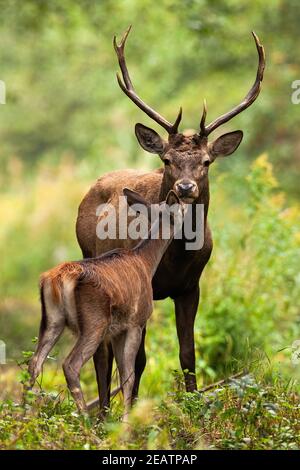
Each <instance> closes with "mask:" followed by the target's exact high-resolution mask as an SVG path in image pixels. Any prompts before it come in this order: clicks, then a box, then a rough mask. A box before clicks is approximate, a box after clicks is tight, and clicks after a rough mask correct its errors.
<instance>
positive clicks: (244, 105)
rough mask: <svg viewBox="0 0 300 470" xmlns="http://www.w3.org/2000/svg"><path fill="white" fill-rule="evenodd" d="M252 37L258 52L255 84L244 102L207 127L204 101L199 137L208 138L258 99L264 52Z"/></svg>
mask: <svg viewBox="0 0 300 470" xmlns="http://www.w3.org/2000/svg"><path fill="white" fill-rule="evenodd" d="M252 35H253V37H254V41H255V44H256V49H257V52H258V67H257V74H256V79H255V82H254V84H253V86H252V88H251V89H250V91H249V92H248V94H247V95H246V96H245V98H244V100H243V101H242V102H241V103H240V104H239V105H237V106H236V107H235V108H233V109H232V110H231V111H229V112H228V113H225V114H223V115H222V116H220V117H218V118H217V119H215V120H214V121H212V122H211V123H210V124H209V125H208V126H206V125H205V119H206V113H207V107H206V102H205V101H204V106H203V113H202V118H201V122H200V136H208V135H209V134H210V133H211V132H212V131H214V130H215V129H216V128H217V127H219V126H221V125H222V124H224V123H225V122H227V121H229V120H230V119H232V118H233V117H234V116H236V115H237V114H239V113H241V112H242V111H244V109H246V108H248V106H250V105H251V104H252V103H253V102H254V101H255V100H256V98H257V97H258V95H259V92H260V87H261V82H262V80H263V76H264V69H265V51H264V47H263V46H262V45H261V44H260V42H259V39H258V37H257V36H256V34H255V33H254V31H252Z"/></svg>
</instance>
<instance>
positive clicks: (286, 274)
mask: <svg viewBox="0 0 300 470" xmlns="http://www.w3.org/2000/svg"><path fill="white" fill-rule="evenodd" d="M0 7H1V25H0V40H1V45H2V47H1V50H0V63H1V76H0V79H1V80H4V81H5V83H6V88H7V100H6V101H7V103H6V105H5V106H1V107H0V135H1V150H0V187H1V190H0V218H1V225H0V258H1V266H0V277H1V283H0V337H1V339H2V340H4V341H5V343H6V351H7V364H6V365H0V367H1V384H0V400H1V401H0V446H1V447H2V448H18V449H23V448H24V449H27V448H45V449H53V448H57V449H60V448H61V449H67V448H74V449H94V448H103V449H117V448H124V449H127V448H133V449H138V448H148V449H157V448H165V449H169V448H182V449H193V448H227V449H232V448H241V449H248V448H249V449H258V448H263V449H270V448H283V449H286V448H299V422H300V420H299V418H300V416H299V404H298V403H299V395H298V394H297V393H298V392H297V390H298V388H299V385H298V383H299V376H300V369H299V365H297V364H292V362H291V355H292V353H293V351H294V350H293V348H292V344H293V342H294V341H295V340H297V339H299V338H300V321H299V312H300V305H299V298H300V277H299V259H300V226H299V218H300V217H299V216H300V209H299V205H297V202H295V196H297V195H299V184H298V180H299V177H298V170H299V159H298V150H299V132H298V124H297V122H298V120H297V118H298V114H297V113H298V112H299V106H298V107H297V106H296V105H292V104H291V100H290V96H291V91H292V90H291V83H292V81H293V80H296V79H299V78H300V77H299V67H298V65H297V63H298V56H297V54H295V51H296V50H297V47H296V45H297V41H298V29H299V19H300V4H299V2H297V1H296V0H293V1H290V2H282V1H280V0H275V1H274V2H263V1H262V0H257V1H255V2H240V1H239V0H228V1H226V2H224V1H221V0H215V1H214V2H211V1H208V0H184V1H182V0H162V1H161V2H159V3H155V5H154V3H153V2H150V0H142V1H141V0H121V1H118V2H115V1H113V0H106V1H105V2H96V1H94V2H92V1H86V0H80V1H77V2H73V1H71V0H60V1H57V0H54V1H51V2H47V1H43V2H36V1H33V0H26V1H23V2H19V1H17V0H12V1H10V2H7V1H4V0H0ZM141 19H142V20H141ZM130 23H132V24H133V30H132V33H131V35H130V38H129V41H128V45H127V55H128V64H129V67H130V70H131V73H132V77H133V81H134V84H135V85H136V88H137V90H138V92H139V93H140V94H141V96H143V98H144V99H145V100H146V101H147V102H148V103H149V104H151V105H153V107H155V108H156V109H158V110H159V111H160V112H161V113H162V114H163V115H165V116H166V118H167V119H170V120H171V119H172V117H174V116H175V114H176V110H177V109H178V107H179V105H183V109H184V118H183V126H182V128H186V129H187V128H197V126H198V119H199V114H200V108H201V101H202V99H203V98H204V97H206V98H207V101H208V113H209V116H208V119H209V120H210V119H213V118H214V117H215V116H217V115H219V114H222V113H223V112H224V111H226V110H228V109H230V108H231V107H232V106H233V105H234V104H236V103H237V102H239V101H240V100H241V98H242V97H243V96H244V94H245V92H246V91H247V90H248V89H249V86H250V85H251V82H252V80H253V78H254V71H255V67H256V55H255V49H254V44H253V41H252V39H251V37H250V34H249V33H250V31H251V30H252V29H254V30H255V31H256V32H257V33H258V34H259V36H260V38H261V41H262V42H263V43H264V45H265V48H266V53H267V68H266V75H265V79H264V82H263V87H262V92H261V95H260V97H259V99H258V101H257V102H256V103H255V105H253V106H252V107H251V108H249V109H248V110H247V111H246V112H245V113H243V114H241V115H240V116H238V117H236V118H235V120H234V121H233V122H231V123H230V124H228V125H226V126H224V128H223V129H222V132H226V131H229V130H233V129H235V128H241V129H243V130H244V131H245V137H244V141H243V144H242V145H241V147H240V149H239V150H238V152H237V155H236V157H234V156H233V157H230V158H226V159H223V160H222V161H221V160H220V161H219V162H216V164H214V165H213V166H212V168H211V169H210V173H211V176H210V179H211V204H210V213H209V219H210V224H211V226H212V230H213V236H214V244H215V246H214V252H213V256H212V259H211V260H210V262H209V265H208V267H207V268H206V270H205V272H204V274H203V277H202V281H201V303H200V307H199V313H198V315H197V319H196V330H195V331H196V334H195V335H196V349H197V351H196V358H197V380H198V384H199V385H200V386H202V385H206V384H207V383H210V382H211V381H214V380H219V379H221V378H223V377H224V376H227V375H230V373H231V372H235V371H239V370H240V369H244V368H249V369H250V370H251V371H253V370H254V376H255V377H254V376H252V375H249V376H248V377H246V378H244V379H240V380H238V381H237V382H232V383H231V384H230V385H229V386H223V387H220V389H218V390H214V391H212V392H207V393H205V394H202V395H200V394H198V395H197V394H187V393H185V392H184V391H183V387H182V376H181V373H178V370H179V369H180V367H179V360H178V344H177V337H176V327H175V321H174V314H173V304H172V302H171V301H170V300H166V301H163V302H160V303H157V304H156V306H155V310H154V313H153V316H152V318H151V320H150V322H149V326H148V333H147V338H146V349H147V354H148V362H147V367H146V371H145V374H144V376H143V378H142V383H141V400H140V401H139V402H138V403H137V405H136V407H135V408H134V410H133V411H132V413H131V416H130V423H131V430H130V432H129V434H128V435H127V437H124V428H123V426H122V424H121V423H120V416H121V411H122V407H121V404H120V400H119V399H118V398H116V399H115V400H114V401H113V406H112V411H111V413H110V414H109V416H108V419H107V421H106V423H105V424H101V423H97V422H96V420H94V419H92V420H91V421H89V420H83V419H81V418H80V417H79V416H78V415H77V413H76V412H75V408H74V405H73V403H72V401H71V400H70V397H69V395H68V394H67V393H66V387H65V381H64V377H63V374H62V372H61V359H62V357H64V356H65V354H66V352H67V351H68V350H69V349H70V343H71V340H70V338H69V337H68V336H67V337H66V338H63V340H62V341H60V343H59V346H58V355H57V358H56V360H55V361H53V360H51V358H52V359H53V355H54V353H53V352H52V353H51V354H52V356H51V358H48V359H50V360H47V361H46V364H45V368H44V372H43V375H42V376H41V377H40V378H39V380H38V384H37V390H33V391H27V392H26V393H25V394H23V389H22V386H21V385H20V382H22V383H24V384H26V382H27V380H28V375H27V371H26V364H27V362H28V360H29V358H30V356H31V354H32V352H31V351H28V349H31V348H32V349H33V347H32V344H31V341H30V338H32V337H34V336H35V335H36V334H37V332H38V323H39V318H40V307H39V301H38V289H37V285H38V277H39V274H40V273H41V272H42V271H44V270H46V269H48V268H50V267H52V266H53V265H54V264H57V263H58V262H60V261H64V260H66V259H79V258H80V257H81V253H80V250H79V248H78V245H77V243H76V238H75V230H74V225H75V219H76V213H77V208H78V205H79V203H80V201H81V199H82V197H83V195H84V194H85V192H86V191H87V189H88V188H89V186H90V184H91V183H92V182H93V181H94V180H95V179H96V178H97V177H98V176H100V175H101V174H103V173H105V172H107V171H111V170H113V169H117V168H124V167H144V168H152V167H156V166H158V165H159V160H158V158H157V159H155V157H153V156H146V155H145V154H143V153H142V151H141V150H139V148H138V144H137V143H136V140H135V138H134V132H133V126H134V123H135V122H138V121H140V120H142V122H145V124H148V125H150V126H151V127H155V128H156V129H157V126H155V125H154V124H153V123H152V122H151V121H150V120H149V119H148V118H147V117H146V116H144V115H143V114H142V113H141V112H140V111H139V110H138V109H137V108H136V107H135V106H133V104H132V103H131V102H130V101H129V100H128V99H126V97H125V96H124V95H123V94H122V93H121V91H120V90H119V88H118V86H117V83H116V80H115V78H114V74H115V72H116V71H117V62H116V58H115V55H114V52H113V48H112V36H113V34H115V33H117V34H118V37H120V35H121V33H122V32H123V31H124V30H125V28H126V27H127V26H128V24H130ZM233 25H234V26H233ZM159 131H160V132H161V129H160V130H159ZM266 150H267V151H268V154H269V159H268V158H267V157H266V155H265V154H263V155H261V156H260V157H258V158H257V155H259V154H260V153H261V152H265V151H266ZM271 162H272V164H273V166H274V169H273V167H272V164H271ZM274 174H275V176H274ZM279 188H281V190H283V193H281V192H280V190H279ZM22 351H26V352H25V354H24V355H23V357H22ZM20 357H22V359H21V360H20ZM16 361H19V365H18V366H17V365H16ZM265 361H266V362H267V364H268V365H267V366H265V365H264V366H263V371H260V368H261V365H260V364H261V363H262V362H263V363H264V362H265ZM174 377H175V380H174ZM81 381H82V386H83V390H84V394H85V396H86V397H87V398H92V397H94V396H95V394H96V392H97V390H96V383H95V376H94V372H93V365H92V364H91V363H89V364H88V365H87V366H86V367H85V368H84V369H83V371H82V377H81ZM174 382H175V384H174ZM291 383H293V387H292V386H291V385H289V386H287V384H291ZM23 399H24V400H25V402H26V404H24V403H22V400H23Z"/></svg>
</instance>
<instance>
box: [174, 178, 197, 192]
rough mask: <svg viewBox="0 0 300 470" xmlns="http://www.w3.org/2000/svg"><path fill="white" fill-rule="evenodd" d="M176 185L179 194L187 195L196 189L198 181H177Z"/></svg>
mask: <svg viewBox="0 0 300 470" xmlns="http://www.w3.org/2000/svg"><path fill="white" fill-rule="evenodd" d="M176 186H177V191H178V192H179V194H180V195H182V196H186V195H188V194H190V193H192V192H193V191H194V189H195V187H196V183H193V182H192V181H181V182H180V183H177V185H176Z"/></svg>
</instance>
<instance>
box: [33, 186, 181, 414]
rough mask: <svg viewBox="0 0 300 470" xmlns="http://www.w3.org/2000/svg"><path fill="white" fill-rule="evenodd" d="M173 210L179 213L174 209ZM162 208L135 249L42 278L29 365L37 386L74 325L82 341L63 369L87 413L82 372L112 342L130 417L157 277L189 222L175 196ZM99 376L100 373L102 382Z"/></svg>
mask: <svg viewBox="0 0 300 470" xmlns="http://www.w3.org/2000/svg"><path fill="white" fill-rule="evenodd" d="M124 195H125V196H127V203H128V204H129V206H132V205H133V204H135V203H139V204H144V205H145V206H146V207H147V211H148V214H150V205H149V204H148V203H147V202H146V201H145V200H144V199H143V198H142V197H141V196H140V195H139V194H138V193H135V192H134V191H130V190H128V189H124ZM174 204H176V206H174ZM178 204H180V205H178ZM172 205H173V208H175V207H176V210H175V211H174V210H173V208H172V210H170V206H172ZM159 209H160V211H159V217H157V218H156V220H155V222H154V223H153V225H152V226H151V228H150V231H149V234H148V238H147V239H145V240H142V241H141V242H140V243H139V244H138V245H137V246H136V247H135V248H134V249H132V250H126V249H117V250H113V251H110V252H108V253H106V254H104V255H102V256H99V257H97V258H89V259H84V260H82V261H74V262H66V263H62V264H60V265H59V266H57V267H55V268H53V269H51V270H50V271H47V272H46V273H44V274H42V276H41V281H40V292H41V304H42V319H41V324H40V332H39V340H38V345H37V349H36V352H35V354H34V355H33V357H32V359H31V362H30V364H29V373H30V375H31V386H33V384H34V382H35V380H36V378H37V376H38V375H39V374H40V372H41V369H42V365H43V363H44V361H45V359H46V357H47V355H48V354H49V352H50V350H51V349H52V348H53V346H54V344H55V343H56V342H57V340H58V338H59V336H60V335H61V333H62V331H63V329H64V327H65V326H68V327H69V328H70V329H71V330H72V332H74V333H75V334H76V336H77V342H76V344H75V346H74V348H73V350H72V351H71V353H70V354H69V355H68V357H67V358H66V360H65V361H64V364H63V370H64V374H65V377H66V381H67V384H68V387H69V389H70V392H71V394H72V396H73V398H74V400H75V402H76V405H77V407H78V410H79V411H80V412H85V411H86V410H87V408H86V404H85V401H84V397H83V394H82V390H81V387H80V370H81V368H82V366H83V365H84V364H85V363H86V362H87V361H88V360H89V359H90V358H91V357H92V356H93V355H94V354H95V351H96V350H97V348H98V346H99V344H100V343H101V342H103V341H107V340H109V341H111V342H112V346H113V351H114V355H115V358H116V361H117V367H118V369H119V374H120V380H121V387H122V390H123V396H124V405H125V413H124V416H126V415H127V414H128V411H129V408H130V406H131V402H132V388H133V384H134V379H135V376H134V365H135V358H136V354H137V351H138V349H139V347H140V343H141V338H142V331H143V328H144V327H145V324H146V322H147V320H148V318H149V317H150V315H151V313H152V301H153V295H152V285H151V282H152V277H153V275H154V273H155V271H156V268H157V266H158V264H159V262H160V260H161V258H162V256H163V254H164V252H165V251H166V249H167V247H168V245H169V243H170V242H171V240H172V238H173V236H174V231H175V230H176V229H177V228H178V227H181V223H182V220H183V211H184V206H183V204H182V203H180V202H179V199H178V197H177V195H176V194H175V193H174V192H173V191H170V192H169V194H168V196H167V199H166V202H165V203H161V204H160V208H159ZM164 214H168V219H169V221H170V237H169V238H168V239H165V238H164V237H163V235H162V223H161V221H162V217H163V216H164ZM103 367H104V368H105V361H103ZM99 373H101V371H99V369H98V370H97V379H98V374H99ZM103 373H105V371H103ZM98 384H99V380H98ZM101 392H102V393H106V391H105V390H104V391H100V390H99V395H100V393H101Z"/></svg>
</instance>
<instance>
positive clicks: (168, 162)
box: [164, 158, 171, 166]
mask: <svg viewBox="0 0 300 470" xmlns="http://www.w3.org/2000/svg"><path fill="white" fill-rule="evenodd" d="M164 164H165V165H166V166H169V165H170V164H171V162H170V160H169V159H168V158H165V159H164Z"/></svg>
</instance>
